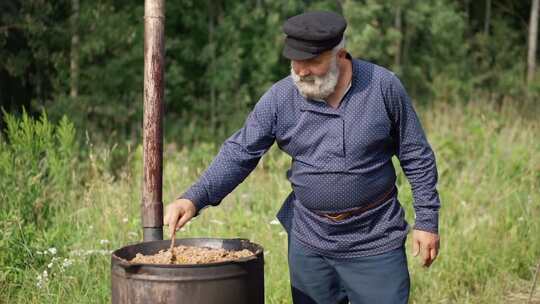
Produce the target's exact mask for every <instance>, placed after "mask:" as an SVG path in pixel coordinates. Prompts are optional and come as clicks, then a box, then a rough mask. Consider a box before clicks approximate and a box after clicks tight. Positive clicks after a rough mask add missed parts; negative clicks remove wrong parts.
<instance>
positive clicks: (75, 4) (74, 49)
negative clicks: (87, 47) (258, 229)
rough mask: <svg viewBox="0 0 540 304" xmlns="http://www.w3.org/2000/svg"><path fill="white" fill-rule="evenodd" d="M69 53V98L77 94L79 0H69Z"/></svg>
mask: <svg viewBox="0 0 540 304" xmlns="http://www.w3.org/2000/svg"><path fill="white" fill-rule="evenodd" d="M71 5H72V15H71V31H72V34H71V55H70V57H71V58H70V59H71V62H70V73H71V75H70V76H71V78H70V92H69V96H71V98H77V96H79V0H71Z"/></svg>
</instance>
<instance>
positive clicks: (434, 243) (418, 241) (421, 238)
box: [413, 230, 439, 267]
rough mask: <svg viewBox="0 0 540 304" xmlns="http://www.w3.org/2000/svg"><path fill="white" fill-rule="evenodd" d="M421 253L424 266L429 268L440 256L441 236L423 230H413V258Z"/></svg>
mask: <svg viewBox="0 0 540 304" xmlns="http://www.w3.org/2000/svg"><path fill="white" fill-rule="evenodd" d="M418 253H421V255H420V256H421V258H422V266H424V267H429V266H430V265H431V263H433V261H434V260H435V258H436V257H437V254H439V235H438V234H436V233H431V232H427V231H422V230H413V256H417V255H418Z"/></svg>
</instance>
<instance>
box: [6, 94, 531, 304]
mask: <svg viewBox="0 0 540 304" xmlns="http://www.w3.org/2000/svg"><path fill="white" fill-rule="evenodd" d="M420 112H421V117H422V121H423V124H424V127H425V129H426V132H427V134H428V138H429V140H430V142H431V144H432V146H433V148H434V151H435V153H436V157H437V163H438V169H439V187H438V189H439V192H440V195H441V201H442V208H441V212H440V215H441V217H440V234H441V252H440V256H439V257H438V259H437V261H436V262H435V263H434V264H433V265H432V267H431V268H429V269H425V268H423V267H421V266H420V265H419V261H418V260H417V259H416V258H413V257H412V256H411V254H410V248H411V246H410V243H409V242H410V238H409V240H408V242H407V247H408V248H407V252H408V253H409V257H408V259H409V269H410V273H411V280H412V290H411V303H508V302H510V298H511V297H514V296H515V295H516V294H520V293H526V292H528V291H529V289H530V287H531V283H532V274H533V273H532V269H533V267H535V265H536V264H537V263H538V262H539V261H540V191H539V190H540V189H539V188H540V139H539V135H538V134H539V131H540V121H539V120H538V115H537V114H538V113H539V111H538V106H535V107H532V106H531V107H530V108H529V109H528V111H527V113H525V114H526V115H525V114H524V112H520V111H518V110H516V109H515V108H514V107H511V106H508V105H507V106H503V107H502V109H495V108H494V107H492V106H488V105H484V104H475V103H472V104H469V105H466V106H464V105H440V106H435V107H432V108H428V109H422V110H421V111H420ZM527 117H528V118H527ZM216 149H217V147H215V146H213V145H205V144H201V145H199V146H197V147H194V148H193V149H191V150H188V149H180V148H178V147H176V146H175V145H174V144H167V145H166V147H165V149H164V150H165V155H164V179H163V180H164V184H163V187H164V189H163V196H164V200H165V202H166V203H167V202H170V201H172V200H173V199H174V198H175V197H176V196H177V195H178V194H180V193H181V192H183V191H184V190H185V189H186V188H187V187H188V186H189V185H191V183H192V182H194V181H195V180H196V178H197V177H198V176H199V174H200V173H201V172H202V171H203V170H204V169H205V168H206V166H207V164H208V163H209V162H210V161H211V159H212V158H213V156H214V153H215V152H216ZM90 151H91V152H90V154H89V155H88V158H87V159H86V165H85V166H84V170H80V169H78V170H74V172H73V174H74V175H84V178H81V179H80V182H79V183H78V184H76V185H75V186H74V187H73V189H71V190H70V192H71V194H70V196H69V197H72V199H70V200H68V201H67V203H66V204H65V206H62V207H61V208H58V210H57V211H56V213H55V216H54V218H53V224H52V225H50V226H49V228H47V229H46V231H42V237H41V238H40V241H39V243H38V245H35V244H34V245H32V244H30V245H29V246H28V251H27V252H24V253H23V254H26V255H27V257H28V258H29V259H30V262H29V263H28V264H27V266H26V267H25V268H23V269H11V270H10V265H9V264H8V265H0V267H2V268H1V270H2V271H1V272H0V274H2V276H0V288H1V289H2V290H1V291H0V302H3V303H107V302H110V268H109V267H110V256H109V255H108V254H107V253H104V254H103V253H100V252H90V253H89V254H88V255H86V256H82V257H77V256H73V255H70V253H71V254H72V253H73V252H74V251H76V250H83V251H84V250H112V249H117V248H120V247H123V246H125V245H127V244H130V243H137V242H140V241H141V239H142V231H141V230H142V229H141V228H140V223H141V221H140V218H139V217H140V209H139V206H140V192H141V191H140V189H141V185H140V181H141V166H142V164H141V149H140V147H137V149H134V151H133V152H131V153H130V157H129V158H128V160H127V163H126V164H125V166H124V169H123V170H121V171H120V173H119V174H116V175H113V174H112V173H111V172H109V170H107V169H104V168H106V166H104V165H103V164H106V163H108V162H109V158H110V157H111V153H110V150H106V149H105V150H103V149H102V150H100V149H98V148H94V147H92V148H90ZM289 164H290V158H289V157H288V156H287V155H285V154H284V153H282V152H281V151H279V150H278V149H276V147H275V146H274V147H273V148H272V149H271V151H270V152H269V153H268V154H267V155H266V156H265V157H264V158H263V160H262V161H261V163H260V164H259V166H258V167H257V169H256V170H255V171H254V172H253V173H252V174H251V175H250V176H249V177H248V178H247V179H246V181H245V182H244V183H243V184H241V185H240V186H239V187H238V188H237V189H236V190H235V191H234V192H233V193H231V194H230V195H229V196H228V197H227V198H226V199H225V200H224V201H223V202H222V204H221V205H220V206H219V207H216V208H208V209H205V211H204V212H203V213H202V214H201V216H199V217H197V218H195V219H194V220H193V221H191V222H190V223H189V224H188V225H187V226H186V228H185V229H184V230H183V231H180V232H179V233H178V237H219V238H236V237H242V238H248V239H250V240H251V241H253V242H256V243H259V244H261V245H262V246H263V247H264V248H265V263H266V264H265V276H266V281H265V284H266V286H265V288H266V303H290V302H291V300H290V291H289V280H288V277H289V276H288V268H287V261H286V252H287V251H286V250H287V244H286V235H285V233H284V232H283V228H282V227H281V226H280V225H275V224H272V223H271V222H272V220H274V219H275V214H276V212H277V211H278V209H279V207H280V206H281V203H282V201H283V199H284V198H285V197H286V195H287V194H288V193H289V191H290V190H291V188H290V185H289V183H288V182H287V180H286V178H285V171H286V169H287V168H288V166H289ZM396 164H397V163H396ZM398 183H399V188H400V195H399V197H400V201H401V203H402V205H403V206H404V208H405V210H406V216H407V219H408V221H409V223H414V220H413V219H414V214H413V209H412V199H411V197H412V196H411V192H410V188H409V185H408V183H407V181H406V179H405V178H404V176H403V174H402V173H401V172H399V178H398ZM66 195H68V194H66ZM20 229H21V230H22V227H21V228H20ZM101 240H107V241H108V242H105V241H103V242H100V241H101ZM49 247H55V248H57V251H58V252H57V253H56V255H55V256H56V257H59V258H60V260H59V261H54V262H53V265H52V268H48V264H49V263H50V262H51V259H52V255H50V254H47V255H38V254H37V251H38V250H40V251H42V250H47V249H48V248H49ZM7 250H9V248H8V249H7ZM64 258H68V259H71V260H72V261H73V264H72V265H71V266H69V267H67V268H65V269H64V271H63V272H62V271H61V267H60V264H61V262H62V261H63V260H64ZM44 270H48V280H47V282H46V283H44V285H43V286H42V287H41V288H37V287H36V284H37V276H38V275H39V274H42V273H43V271H44ZM10 271H11V273H17V275H16V276H6V273H8V272H10ZM14 271H15V272H14ZM14 277H15V278H16V279H13V278H14ZM7 278H11V279H9V280H7ZM537 294H540V288H537ZM537 297H538V296H537ZM516 303H517V302H516Z"/></svg>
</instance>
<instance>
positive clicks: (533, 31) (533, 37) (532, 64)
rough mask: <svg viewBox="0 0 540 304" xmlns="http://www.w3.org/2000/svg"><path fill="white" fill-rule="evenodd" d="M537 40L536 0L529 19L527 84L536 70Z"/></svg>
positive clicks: (533, 2) (532, 5)
mask: <svg viewBox="0 0 540 304" xmlns="http://www.w3.org/2000/svg"><path fill="white" fill-rule="evenodd" d="M537 40H538V0H533V1H532V4H531V19H530V22H529V50H528V55H527V83H528V84H530V83H531V82H532V81H533V79H534V74H535V70H536V43H537Z"/></svg>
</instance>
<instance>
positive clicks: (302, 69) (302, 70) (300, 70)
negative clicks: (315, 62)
mask: <svg viewBox="0 0 540 304" xmlns="http://www.w3.org/2000/svg"><path fill="white" fill-rule="evenodd" d="M295 72H296V74H298V76H300V77H305V76H309V75H310V74H311V71H310V70H309V69H308V68H307V67H306V66H305V65H303V64H301V63H298V62H297V63H296V64H295Z"/></svg>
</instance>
